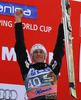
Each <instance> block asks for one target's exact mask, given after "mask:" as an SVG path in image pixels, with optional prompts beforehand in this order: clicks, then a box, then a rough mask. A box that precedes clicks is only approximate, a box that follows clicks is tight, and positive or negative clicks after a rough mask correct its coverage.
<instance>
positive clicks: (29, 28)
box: [22, 23, 38, 31]
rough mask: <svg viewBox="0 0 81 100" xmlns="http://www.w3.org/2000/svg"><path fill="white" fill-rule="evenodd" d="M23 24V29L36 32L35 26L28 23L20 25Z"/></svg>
mask: <svg viewBox="0 0 81 100" xmlns="http://www.w3.org/2000/svg"><path fill="white" fill-rule="evenodd" d="M22 24H23V29H28V30H34V31H37V30H38V26H37V25H36V24H29V23H26V24H25V23H22Z"/></svg>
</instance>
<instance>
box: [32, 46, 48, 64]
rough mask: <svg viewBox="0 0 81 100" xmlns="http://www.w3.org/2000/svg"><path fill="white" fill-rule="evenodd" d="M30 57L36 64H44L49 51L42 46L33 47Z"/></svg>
mask: <svg viewBox="0 0 81 100" xmlns="http://www.w3.org/2000/svg"><path fill="white" fill-rule="evenodd" d="M30 56H31V58H32V60H33V61H34V62H44V61H45V59H46V57H47V51H46V49H45V47H44V46H43V45H41V44H35V45H34V46H32V48H31V51H30Z"/></svg>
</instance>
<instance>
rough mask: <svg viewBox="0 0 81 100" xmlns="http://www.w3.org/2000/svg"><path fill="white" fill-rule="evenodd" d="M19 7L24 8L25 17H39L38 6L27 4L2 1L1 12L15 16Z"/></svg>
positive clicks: (0, 4)
mask: <svg viewBox="0 0 81 100" xmlns="http://www.w3.org/2000/svg"><path fill="white" fill-rule="evenodd" d="M18 9H23V11H24V15H23V17H25V18H31V19H37V7H35V6H27V5H21V4H14V3H8V2H1V1H0V14H2V15H9V16H14V13H15V11H16V10H18Z"/></svg>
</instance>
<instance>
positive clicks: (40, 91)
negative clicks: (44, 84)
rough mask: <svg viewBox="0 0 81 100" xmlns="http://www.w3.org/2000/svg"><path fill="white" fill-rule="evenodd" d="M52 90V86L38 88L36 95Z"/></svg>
mask: <svg viewBox="0 0 81 100" xmlns="http://www.w3.org/2000/svg"><path fill="white" fill-rule="evenodd" d="M50 90H52V88H48V89H44V90H42V89H40V90H36V91H35V93H36V95H41V94H42V93H44V92H47V91H50Z"/></svg>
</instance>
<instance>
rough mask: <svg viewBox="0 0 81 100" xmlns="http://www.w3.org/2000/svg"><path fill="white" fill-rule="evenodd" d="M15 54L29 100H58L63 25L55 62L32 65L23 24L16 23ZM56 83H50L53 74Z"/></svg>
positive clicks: (60, 28)
mask: <svg viewBox="0 0 81 100" xmlns="http://www.w3.org/2000/svg"><path fill="white" fill-rule="evenodd" d="M15 36H16V44H15V52H16V56H17V61H18V64H19V66H20V70H21V74H22V77H23V80H24V83H25V87H26V91H27V96H28V99H29V100H45V99H47V100H51V99H53V100H57V77H58V73H59V71H60V68H61V63H62V57H63V56H64V41H63V38H64V31H63V24H60V25H59V30H58V36H57V42H56V45H55V49H54V51H53V60H52V62H51V63H50V64H49V65H48V64H46V63H34V64H30V63H29V61H28V55H27V52H26V47H25V43H24V35H23V28H22V23H15ZM50 73H51V74H53V77H54V81H53V82H50V81H49V80H51V77H52V76H51V74H50Z"/></svg>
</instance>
